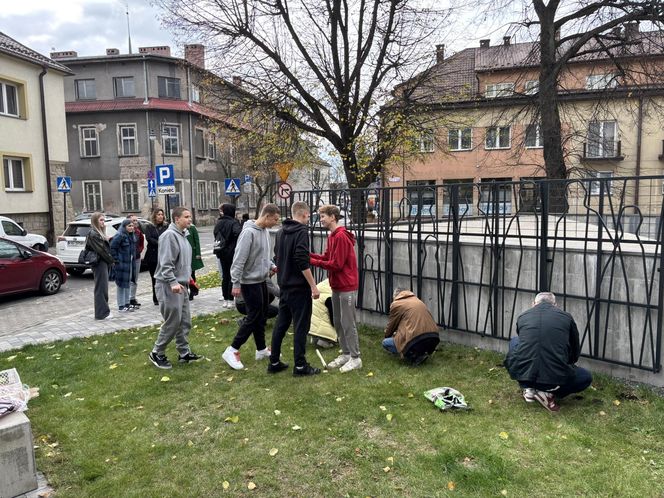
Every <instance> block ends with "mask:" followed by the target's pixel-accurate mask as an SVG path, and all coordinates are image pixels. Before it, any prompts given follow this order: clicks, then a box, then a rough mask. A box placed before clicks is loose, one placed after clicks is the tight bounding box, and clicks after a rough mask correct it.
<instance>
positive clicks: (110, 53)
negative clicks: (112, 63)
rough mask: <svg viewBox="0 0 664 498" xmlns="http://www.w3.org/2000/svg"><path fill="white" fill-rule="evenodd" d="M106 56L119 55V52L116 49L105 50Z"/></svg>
mask: <svg viewBox="0 0 664 498" xmlns="http://www.w3.org/2000/svg"><path fill="white" fill-rule="evenodd" d="M106 55H120V51H119V50H118V49H117V48H107V49H106Z"/></svg>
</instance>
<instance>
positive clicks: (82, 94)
mask: <svg viewBox="0 0 664 498" xmlns="http://www.w3.org/2000/svg"><path fill="white" fill-rule="evenodd" d="M74 85H75V87H76V99H77V100H94V99H96V98H97V86H96V85H95V80H75V81H74Z"/></svg>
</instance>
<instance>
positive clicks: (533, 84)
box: [523, 80, 539, 95]
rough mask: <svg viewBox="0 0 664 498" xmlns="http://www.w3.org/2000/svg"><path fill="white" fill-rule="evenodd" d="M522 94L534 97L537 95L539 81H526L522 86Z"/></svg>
mask: <svg viewBox="0 0 664 498" xmlns="http://www.w3.org/2000/svg"><path fill="white" fill-rule="evenodd" d="M523 93H525V94H526V95H536V94H537V93H539V81H537V80H530V81H526V84H525V85H523Z"/></svg>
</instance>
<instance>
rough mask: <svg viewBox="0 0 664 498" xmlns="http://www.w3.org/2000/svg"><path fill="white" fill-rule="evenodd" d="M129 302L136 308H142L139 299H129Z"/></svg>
mask: <svg viewBox="0 0 664 498" xmlns="http://www.w3.org/2000/svg"><path fill="white" fill-rule="evenodd" d="M129 304H130V305H131V306H133V307H134V308H140V307H141V303H139V302H138V301H136V299H132V300H131V301H129Z"/></svg>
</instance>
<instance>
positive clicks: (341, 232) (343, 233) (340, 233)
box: [332, 227, 355, 244]
mask: <svg viewBox="0 0 664 498" xmlns="http://www.w3.org/2000/svg"><path fill="white" fill-rule="evenodd" d="M332 235H334V236H335V237H347V238H348V239H349V240H350V241H351V242H352V243H353V244H355V235H353V233H352V232H349V231H348V230H346V227H337V229H336V230H335V231H334V232H332Z"/></svg>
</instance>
